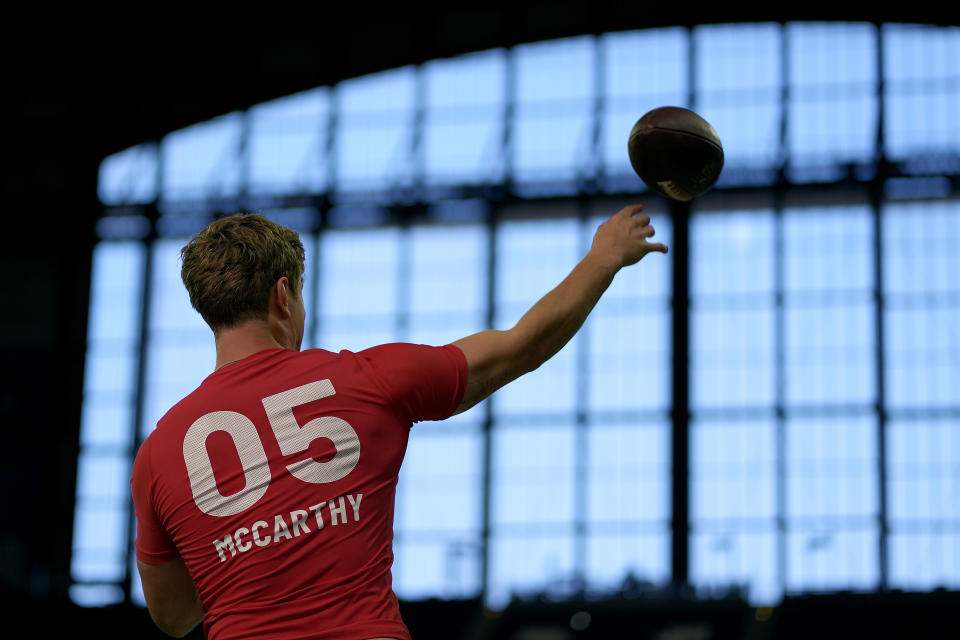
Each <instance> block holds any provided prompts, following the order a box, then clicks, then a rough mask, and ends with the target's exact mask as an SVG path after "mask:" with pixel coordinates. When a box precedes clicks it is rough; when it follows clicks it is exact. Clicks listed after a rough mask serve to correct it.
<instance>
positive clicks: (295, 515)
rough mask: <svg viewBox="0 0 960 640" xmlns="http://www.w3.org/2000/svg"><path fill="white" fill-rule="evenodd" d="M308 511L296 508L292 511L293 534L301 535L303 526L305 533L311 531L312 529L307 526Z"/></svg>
mask: <svg viewBox="0 0 960 640" xmlns="http://www.w3.org/2000/svg"><path fill="white" fill-rule="evenodd" d="M306 519H307V512H306V511H301V510H299V509H298V510H296V511H291V512H290V523H291V524H292V525H293V535H294V536H299V535H300V529H301V528H303V532H304V533H310V529H309V528H307V523H306Z"/></svg>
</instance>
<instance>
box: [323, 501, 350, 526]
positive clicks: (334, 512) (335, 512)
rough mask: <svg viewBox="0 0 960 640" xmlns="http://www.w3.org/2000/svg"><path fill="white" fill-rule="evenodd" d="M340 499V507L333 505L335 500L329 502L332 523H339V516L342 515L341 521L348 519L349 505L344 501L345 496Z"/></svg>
mask: <svg viewBox="0 0 960 640" xmlns="http://www.w3.org/2000/svg"><path fill="white" fill-rule="evenodd" d="M337 500H339V501H340V506H339V507H334V506H333V500H331V501H330V502H328V503H327V508H328V509H329V510H330V524H338V523H337V516H340V522H346V521H347V505H346V504H344V502H343V496H340V497H339V498H337Z"/></svg>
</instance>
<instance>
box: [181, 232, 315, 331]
mask: <svg viewBox="0 0 960 640" xmlns="http://www.w3.org/2000/svg"><path fill="white" fill-rule="evenodd" d="M180 257H181V259H182V267H181V269H180V277H181V278H182V279H183V284H184V285H185V286H186V288H187V292H188V293H189V294H190V304H192V305H193V308H194V309H196V310H197V311H198V312H199V313H200V315H201V316H202V317H203V319H204V321H206V323H207V324H208V325H210V328H211V329H212V330H213V332H214V333H217V332H219V331H220V330H221V329H227V328H230V327H234V326H236V325H238V324H240V323H242V322H244V321H247V320H252V319H265V318H266V317H267V309H268V303H269V300H270V289H271V288H272V287H273V285H274V284H276V282H277V280H279V279H280V278H282V277H284V276H286V278H287V279H288V280H289V281H290V285H291V290H292V293H293V295H295V296H299V295H300V288H301V286H302V283H303V268H304V251H303V243H301V242H300V236H299V235H298V234H297V232H296V231H294V230H292V229H289V228H287V227H285V226H283V225H280V224H277V223H275V222H272V221H271V220H268V219H267V218H264V217H263V216H260V215H257V214H249V213H240V214H235V215H232V216H228V217H225V218H221V219H219V220H216V221H215V222H213V223H211V224H210V225H208V226H207V227H206V228H205V229H204V230H203V231H201V232H200V233H198V234H197V235H195V236H193V237H192V238H191V239H190V241H189V242H188V243H187V244H186V246H184V247H183V249H181V251H180Z"/></svg>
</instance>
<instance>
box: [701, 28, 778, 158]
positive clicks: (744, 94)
mask: <svg viewBox="0 0 960 640" xmlns="http://www.w3.org/2000/svg"><path fill="white" fill-rule="evenodd" d="M694 47H695V51H696V61H695V64H694V69H695V72H696V87H697V92H696V111H697V113H699V114H700V115H701V116H703V117H704V118H705V119H706V120H707V122H709V123H710V124H711V125H713V128H714V129H716V131H717V134H718V135H719V136H720V140H721V141H722V142H723V151H724V166H726V167H735V166H737V165H752V166H769V165H771V164H773V163H775V162H776V160H777V157H778V154H779V152H780V114H781V110H782V106H781V104H780V102H781V101H780V64H781V63H780V52H781V45H780V27H779V25H775V24H751V25H743V24H740V25H710V26H701V27H696V28H695V29H694ZM745 123H749V124H748V125H745Z"/></svg>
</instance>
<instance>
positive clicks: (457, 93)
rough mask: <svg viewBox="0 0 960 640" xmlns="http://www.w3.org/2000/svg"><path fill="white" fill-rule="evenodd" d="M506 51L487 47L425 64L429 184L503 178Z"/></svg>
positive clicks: (426, 173)
mask: <svg viewBox="0 0 960 640" xmlns="http://www.w3.org/2000/svg"><path fill="white" fill-rule="evenodd" d="M506 61H507V56H506V52H504V51H503V50H499V49H498V50H495V51H486V52H483V53H476V54H471V55H466V56H459V57H457V58H453V59H452V60H435V61H433V62H428V63H427V64H426V65H425V66H424V68H423V74H424V82H425V84H426V95H427V104H426V120H425V122H424V130H423V143H422V144H423V161H424V167H423V169H424V179H425V181H426V182H427V183H428V184H456V183H460V182H487V181H493V180H498V179H501V178H502V177H503V176H502V169H503V158H502V149H503V112H504V101H505V91H506V82H505V76H506Z"/></svg>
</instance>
